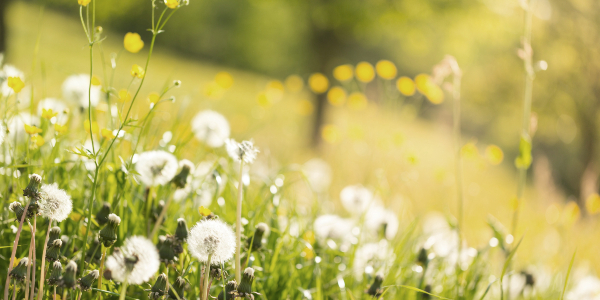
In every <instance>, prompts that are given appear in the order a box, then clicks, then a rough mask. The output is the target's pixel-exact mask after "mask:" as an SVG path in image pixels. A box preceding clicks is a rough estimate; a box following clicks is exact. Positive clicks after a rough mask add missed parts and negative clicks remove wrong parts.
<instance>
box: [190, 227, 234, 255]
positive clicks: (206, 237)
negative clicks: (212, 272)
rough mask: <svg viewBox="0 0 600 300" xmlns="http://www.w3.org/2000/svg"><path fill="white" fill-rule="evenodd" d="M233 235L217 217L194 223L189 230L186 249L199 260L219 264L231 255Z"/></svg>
mask: <svg viewBox="0 0 600 300" xmlns="http://www.w3.org/2000/svg"><path fill="white" fill-rule="evenodd" d="M235 245H236V243H235V236H234V234H233V230H232V229H231V227H230V226H229V225H227V224H226V223H224V222H223V221H221V220H218V219H211V220H204V221H200V222H198V223H196V225H195V226H194V227H193V228H192V229H191V230H190V234H189V237H188V250H189V251H190V253H191V254H192V255H193V256H194V257H195V258H196V259H198V260H199V261H201V262H206V261H208V258H209V256H210V257H211V258H210V262H211V264H215V265H218V264H221V263H224V262H226V261H228V260H230V259H231V258H232V257H233V253H234V252H235Z"/></svg>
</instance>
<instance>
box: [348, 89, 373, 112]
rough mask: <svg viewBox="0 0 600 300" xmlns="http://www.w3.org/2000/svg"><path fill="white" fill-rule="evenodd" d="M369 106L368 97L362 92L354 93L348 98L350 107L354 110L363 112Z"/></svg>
mask: <svg viewBox="0 0 600 300" xmlns="http://www.w3.org/2000/svg"><path fill="white" fill-rule="evenodd" d="M368 104H369V102H368V100H367V96H365V94H363V93H361V92H354V93H352V94H350V96H349V97H348V107H350V109H353V110H363V109H365V108H367V105H368Z"/></svg>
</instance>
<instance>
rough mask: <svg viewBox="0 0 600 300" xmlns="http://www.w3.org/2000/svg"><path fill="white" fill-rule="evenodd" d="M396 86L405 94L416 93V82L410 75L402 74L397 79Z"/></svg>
mask: <svg viewBox="0 0 600 300" xmlns="http://www.w3.org/2000/svg"><path fill="white" fill-rule="evenodd" d="M396 88H398V91H400V93H402V95H404V96H412V95H414V94H415V90H416V87H415V83H414V82H413V81H412V79H410V78H409V77H406V76H402V77H400V78H398V81H396Z"/></svg>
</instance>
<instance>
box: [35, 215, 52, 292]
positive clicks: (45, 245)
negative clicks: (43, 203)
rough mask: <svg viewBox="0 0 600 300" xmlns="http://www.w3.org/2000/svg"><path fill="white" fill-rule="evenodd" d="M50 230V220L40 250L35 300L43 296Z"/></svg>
mask: <svg viewBox="0 0 600 300" xmlns="http://www.w3.org/2000/svg"><path fill="white" fill-rule="evenodd" d="M50 228H52V219H49V220H48V230H47V232H46V241H45V242H44V245H43V246H44V250H42V268H41V270H42V271H41V274H40V287H39V289H38V296H37V300H42V295H43V294H44V275H45V274H44V270H45V266H46V249H48V239H49V238H50Z"/></svg>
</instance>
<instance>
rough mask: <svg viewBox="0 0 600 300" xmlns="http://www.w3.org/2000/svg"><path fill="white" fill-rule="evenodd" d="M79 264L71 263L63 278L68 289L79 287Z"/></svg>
mask: <svg viewBox="0 0 600 300" xmlns="http://www.w3.org/2000/svg"><path fill="white" fill-rule="evenodd" d="M76 274H77V264H76V263H75V262H74V261H69V263H68V264H67V267H66V268H65V275H64V276H63V285H64V286H65V287H66V288H69V289H71V288H74V287H75V286H76V285H77V278H76V277H77V275H76Z"/></svg>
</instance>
